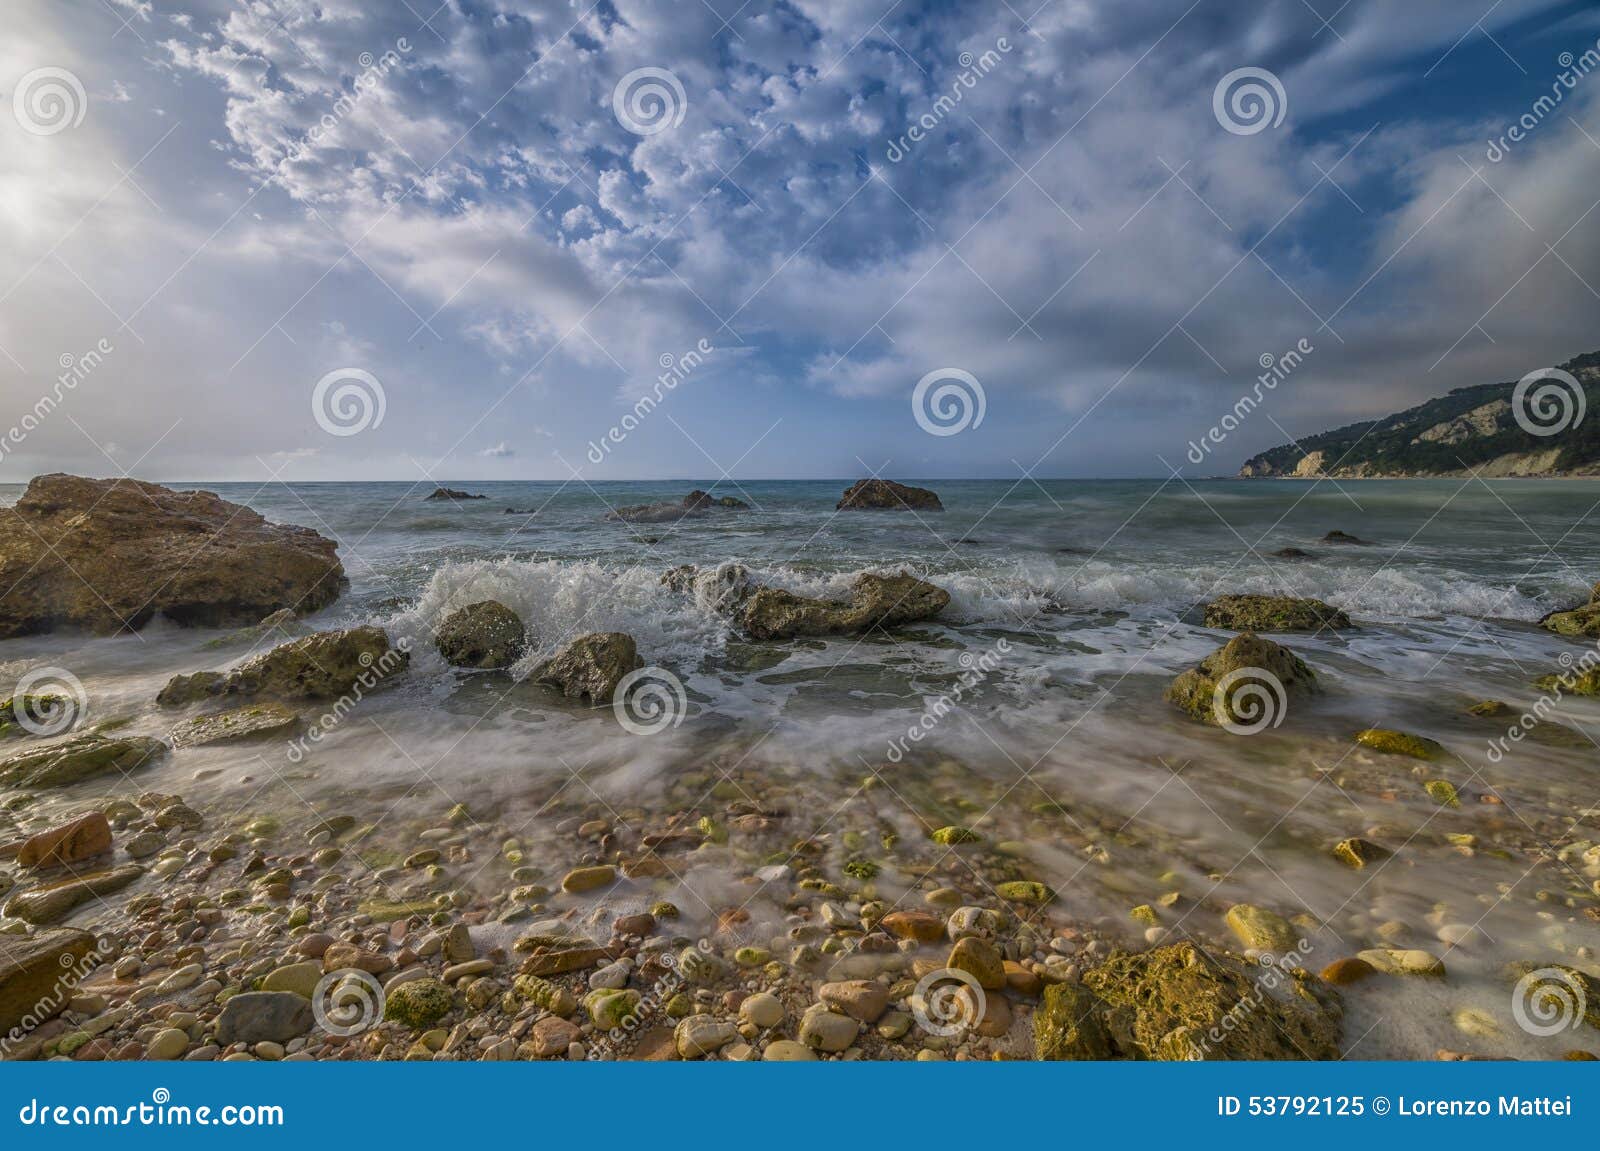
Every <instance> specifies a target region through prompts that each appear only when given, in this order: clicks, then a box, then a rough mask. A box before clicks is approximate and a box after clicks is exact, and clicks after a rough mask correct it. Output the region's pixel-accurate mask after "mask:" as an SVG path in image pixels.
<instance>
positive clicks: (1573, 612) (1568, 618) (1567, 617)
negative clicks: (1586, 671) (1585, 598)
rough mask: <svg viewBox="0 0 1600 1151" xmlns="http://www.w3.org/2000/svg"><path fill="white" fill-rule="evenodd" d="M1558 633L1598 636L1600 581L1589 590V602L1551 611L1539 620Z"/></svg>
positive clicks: (1599, 627)
mask: <svg viewBox="0 0 1600 1151" xmlns="http://www.w3.org/2000/svg"><path fill="white" fill-rule="evenodd" d="M1539 625H1540V626H1541V627H1544V628H1547V629H1549V630H1550V631H1553V632H1555V633H1556V634H1558V635H1570V636H1588V637H1590V638H1591V639H1597V638H1600V583H1597V584H1595V585H1594V587H1593V589H1591V590H1590V592H1589V602H1588V603H1586V604H1579V605H1578V606H1577V607H1575V608H1571V609H1570V610H1568V611H1553V612H1551V613H1550V614H1549V615H1547V616H1545V617H1544V618H1543V619H1541V620H1540V621H1539Z"/></svg>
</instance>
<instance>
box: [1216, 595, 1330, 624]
mask: <svg viewBox="0 0 1600 1151" xmlns="http://www.w3.org/2000/svg"><path fill="white" fill-rule="evenodd" d="M1205 625H1206V626H1207V627H1216V628H1226V629H1227V630H1229V631H1268V632H1271V631H1278V632H1282V631H1313V632H1320V631H1340V630H1343V629H1345V628H1349V627H1354V626H1355V625H1354V624H1352V623H1351V622H1350V617H1349V616H1347V615H1345V614H1344V612H1342V611H1340V610H1339V609H1338V608H1336V607H1332V606H1330V605H1329V604H1325V603H1323V602H1322V601H1321V600H1319V599H1303V598H1301V597H1299V596H1287V595H1225V596H1219V597H1218V598H1217V599H1214V600H1212V601H1211V602H1210V603H1208V604H1206V605H1205Z"/></svg>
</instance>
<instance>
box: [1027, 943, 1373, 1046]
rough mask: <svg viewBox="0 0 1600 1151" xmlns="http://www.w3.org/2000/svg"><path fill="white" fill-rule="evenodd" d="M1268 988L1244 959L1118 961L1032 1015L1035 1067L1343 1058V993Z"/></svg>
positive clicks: (1205, 956) (1122, 956)
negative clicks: (1044, 1063)
mask: <svg viewBox="0 0 1600 1151" xmlns="http://www.w3.org/2000/svg"><path fill="white" fill-rule="evenodd" d="M1281 979H1282V981H1283V982H1282V986H1281V989H1280V988H1278V987H1273V988H1269V987H1267V986H1266V979H1265V977H1264V976H1263V975H1262V970H1261V968H1260V967H1258V966H1257V965H1256V964H1253V963H1249V962H1247V961H1245V960H1243V959H1241V958H1239V957H1238V956H1233V955H1228V954H1226V953H1217V952H1209V951H1202V950H1201V949H1200V948H1198V947H1196V946H1195V945H1194V944H1192V943H1176V944H1170V945H1168V946H1165V947H1157V948H1155V949H1153V950H1151V951H1146V952H1142V953H1139V954H1132V953H1129V952H1122V951H1118V952H1113V953H1112V954H1111V956H1110V957H1109V958H1107V960H1106V961H1105V962H1104V963H1103V964H1101V965H1100V966H1099V967H1096V968H1094V969H1093V970H1091V971H1089V972H1087V973H1085V975H1084V976H1083V980H1082V985H1081V986H1074V985H1072V984H1053V985H1051V986H1049V987H1047V988H1046V989H1045V993H1044V999H1043V1001H1042V1002H1041V1003H1040V1006H1039V1009H1038V1011H1037V1012H1035V1015H1034V1055H1035V1057H1036V1058H1039V1059H1106V1058H1124V1059H1162V1060H1183V1059H1295V1060H1303V1059H1318V1060H1333V1059H1337V1058H1339V1030H1340V1021H1341V1018H1342V1010H1341V1008H1340V1005H1339V1000H1338V994H1337V992H1335V991H1334V990H1333V989H1332V988H1330V987H1327V986H1326V985H1323V984H1321V983H1320V982H1319V981H1317V980H1315V979H1314V978H1312V977H1310V976H1306V975H1304V974H1303V973H1300V972H1284V973H1282V974H1281Z"/></svg>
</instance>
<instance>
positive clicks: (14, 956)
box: [0, 927, 95, 1037]
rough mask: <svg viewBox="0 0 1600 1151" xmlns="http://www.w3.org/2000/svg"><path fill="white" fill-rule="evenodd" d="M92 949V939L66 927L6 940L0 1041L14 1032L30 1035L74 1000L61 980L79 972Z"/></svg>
mask: <svg viewBox="0 0 1600 1151" xmlns="http://www.w3.org/2000/svg"><path fill="white" fill-rule="evenodd" d="M94 948H95V938H94V936H92V935H90V934H89V933H88V932H87V931H77V930H74V929H72V928H67V927H52V928H49V929H47V930H44V931H39V932H35V933H34V934H32V935H23V936H7V937H6V941H5V945H4V946H0V1037H3V1036H4V1035H5V1034H6V1033H7V1032H9V1031H11V1029H12V1028H21V1029H22V1030H25V1031H31V1030H32V1029H33V1028H35V1027H37V1026H38V1025H39V1024H41V1023H43V1022H44V1021H45V1020H47V1019H50V1018H53V1017H54V1016H56V1015H59V1014H60V1013H61V1012H62V1011H63V1010H65V1009H66V1006H67V1001H68V1000H69V999H70V998H71V997H72V996H71V988H70V987H64V986H63V980H62V976H63V975H64V974H66V973H68V972H70V971H72V970H73V969H74V968H77V969H79V970H80V971H81V970H82V966H81V965H82V964H84V963H85V962H86V960H85V958H84V957H85V956H87V955H88V954H89V952H90V951H92V950H94Z"/></svg>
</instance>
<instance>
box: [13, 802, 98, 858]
mask: <svg viewBox="0 0 1600 1151" xmlns="http://www.w3.org/2000/svg"><path fill="white" fill-rule="evenodd" d="M110 850H111V824H109V823H107V822H106V817H105V816H104V815H102V814H101V813H100V812H98V811H91V812H90V813H89V814H88V815H84V816H80V817H78V818H77V819H74V820H73V821H72V822H71V823H66V824H62V825H61V826H60V827H52V828H50V829H49V830H48V831H41V832H40V833H39V834H38V835H35V836H34V837H33V838H32V839H29V840H28V841H27V842H25V843H24V844H23V845H22V847H21V848H20V849H19V850H18V851H17V865H18V866H19V867H59V866H62V865H64V864H68V863H81V862H82V861H83V860H85V859H93V858H94V857H95V856H97V855H104V854H105V853H106V852H108V851H110Z"/></svg>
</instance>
